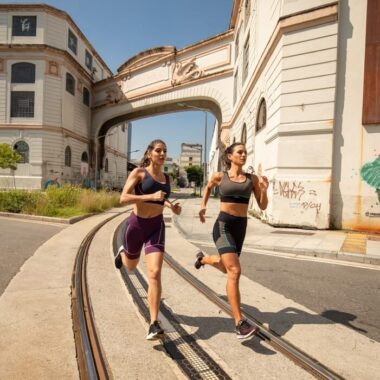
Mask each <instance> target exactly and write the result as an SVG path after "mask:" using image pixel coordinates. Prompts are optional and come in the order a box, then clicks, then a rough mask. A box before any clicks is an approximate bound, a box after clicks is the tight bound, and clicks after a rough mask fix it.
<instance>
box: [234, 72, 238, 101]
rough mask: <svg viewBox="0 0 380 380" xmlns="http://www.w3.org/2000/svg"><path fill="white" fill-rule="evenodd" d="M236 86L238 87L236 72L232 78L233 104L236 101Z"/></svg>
mask: <svg viewBox="0 0 380 380" xmlns="http://www.w3.org/2000/svg"><path fill="white" fill-rule="evenodd" d="M237 86H238V72H237V71H236V73H235V76H234V93H233V104H235V103H236V99H237Z"/></svg>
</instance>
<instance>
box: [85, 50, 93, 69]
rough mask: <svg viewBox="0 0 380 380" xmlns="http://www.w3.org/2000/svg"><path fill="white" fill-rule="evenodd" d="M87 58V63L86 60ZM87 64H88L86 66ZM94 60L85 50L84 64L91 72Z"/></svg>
mask: <svg viewBox="0 0 380 380" xmlns="http://www.w3.org/2000/svg"><path fill="white" fill-rule="evenodd" d="M87 58H89V61H88V60H87ZM88 62H89V64H87V63H88ZM93 63H94V58H93V56H92V54H91V53H90V52H89V51H88V50H87V49H86V50H85V53H84V64H85V66H86V67H87V68H88V69H89V70H90V71H91V70H92V68H93Z"/></svg>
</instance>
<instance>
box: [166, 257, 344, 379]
mask: <svg viewBox="0 0 380 380" xmlns="http://www.w3.org/2000/svg"><path fill="white" fill-rule="evenodd" d="M164 261H165V262H166V263H167V264H168V265H169V266H170V267H171V268H172V269H173V270H175V271H176V272H177V273H178V274H179V275H180V276H181V277H182V278H183V279H185V280H186V281H187V282H189V283H190V284H191V285H192V286H193V287H194V288H196V289H197V290H198V291H199V292H201V293H202V294H203V295H204V296H206V297H207V298H208V299H209V300H210V301H211V302H213V303H214V304H215V305H217V306H218V307H219V308H221V309H222V310H223V311H224V312H226V313H227V314H229V315H232V313H231V307H230V305H229V304H228V303H227V302H226V301H224V300H223V299H221V298H220V297H219V295H218V294H216V293H215V292H214V291H213V290H212V289H210V288H209V287H208V286H206V285H205V284H203V283H202V282H201V281H199V280H198V279H197V278H195V277H194V276H193V275H192V274H191V273H189V272H188V271H187V270H186V269H185V268H183V267H182V266H181V265H180V264H179V263H178V262H177V261H176V260H174V259H173V257H172V256H170V254H168V253H165V256H164ZM244 316H245V317H246V318H247V319H248V320H249V322H250V323H252V324H253V325H254V326H256V327H258V328H259V333H258V334H257V335H258V336H259V337H260V338H261V339H263V340H265V341H266V342H267V343H268V344H270V345H271V346H272V347H273V348H274V349H276V350H277V351H280V352H281V353H283V354H284V355H285V356H286V357H287V358H289V359H290V360H292V361H293V362H294V363H295V364H297V365H298V366H300V367H302V368H303V369H305V370H306V371H307V372H309V373H310V374H311V375H313V376H314V377H316V378H318V379H324V380H326V379H328V380H343V379H344V378H343V377H342V376H340V375H339V374H337V373H335V372H334V371H332V370H331V369H329V368H327V367H326V366H324V365H323V364H322V363H320V362H318V361H317V360H316V359H314V358H312V357H311V356H310V355H308V354H306V353H305V352H303V351H301V350H300V349H298V348H297V347H295V346H293V345H292V344H291V343H289V342H287V341H286V340H285V339H283V338H281V337H280V336H279V335H278V334H277V333H276V332H274V331H273V330H271V329H267V328H266V327H264V326H263V324H262V323H261V322H260V321H258V320H257V319H256V318H255V317H253V316H252V315H250V314H248V313H244Z"/></svg>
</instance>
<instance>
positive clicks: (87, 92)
mask: <svg viewBox="0 0 380 380" xmlns="http://www.w3.org/2000/svg"><path fill="white" fill-rule="evenodd" d="M86 95H87V97H86ZM82 101H83V104H84V105H85V106H87V107H90V90H89V89H88V88H87V87H85V86H83V96H82Z"/></svg>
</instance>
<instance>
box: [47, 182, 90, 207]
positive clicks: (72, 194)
mask: <svg viewBox="0 0 380 380" xmlns="http://www.w3.org/2000/svg"><path fill="white" fill-rule="evenodd" d="M82 191H83V190H82V189H81V188H80V187H76V186H63V187H59V188H57V187H54V186H50V187H48V188H47V190H46V195H47V197H48V199H49V204H51V205H52V206H53V207H75V206H76V205H77V203H78V201H79V199H80V196H81V192H82Z"/></svg>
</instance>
